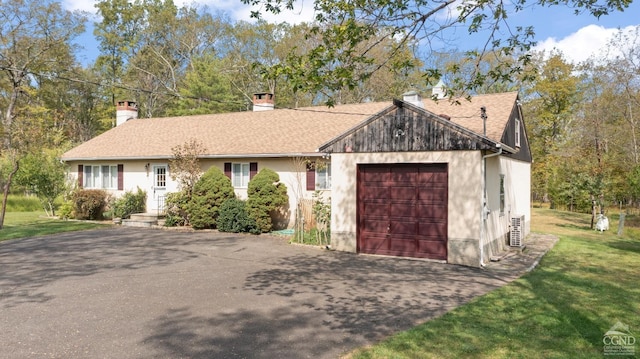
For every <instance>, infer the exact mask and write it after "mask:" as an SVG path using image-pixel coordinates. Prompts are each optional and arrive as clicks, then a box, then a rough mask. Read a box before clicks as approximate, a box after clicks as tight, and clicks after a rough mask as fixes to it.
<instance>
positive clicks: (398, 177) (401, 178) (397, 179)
mask: <svg viewBox="0 0 640 359" xmlns="http://www.w3.org/2000/svg"><path fill="white" fill-rule="evenodd" d="M417 178H418V176H416V171H415V170H414V169H412V168H410V167H406V168H403V167H396V168H393V169H392V170H391V173H390V179H391V181H392V182H393V183H407V184H414V183H416V182H417Z"/></svg>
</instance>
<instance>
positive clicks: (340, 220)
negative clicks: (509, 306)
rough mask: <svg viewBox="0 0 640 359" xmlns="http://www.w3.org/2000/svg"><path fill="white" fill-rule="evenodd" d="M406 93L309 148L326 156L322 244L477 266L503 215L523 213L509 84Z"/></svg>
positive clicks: (497, 245)
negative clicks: (457, 95)
mask: <svg viewBox="0 0 640 359" xmlns="http://www.w3.org/2000/svg"><path fill="white" fill-rule="evenodd" d="M410 94H411V93H409V94H408V95H410ZM414 100H415V99H411V96H406V98H405V100H403V101H400V100H394V102H393V105H392V106H389V107H387V108H386V109H384V110H382V111H380V112H379V113H377V114H376V115H374V116H372V117H370V118H368V119H367V120H365V121H363V122H361V123H360V124H358V125H357V126H355V127H353V128H352V129H350V130H349V131H347V132H344V133H343V134H341V135H339V136H337V137H335V138H334V139H332V140H331V141H329V142H327V143H325V144H324V145H322V146H320V147H319V148H318V151H319V152H321V153H324V155H325V157H328V158H330V159H331V168H332V176H333V177H332V187H331V246H332V247H333V248H335V249H336V250H341V251H349V252H355V253H361V254H375V255H386V256H399V257H412V258H424V259H429V260H438V261H446V262H447V263H451V264H460V265H467V266H474V267H477V266H483V265H484V263H486V262H487V261H489V259H490V258H491V257H492V256H493V255H496V254H499V253H502V252H503V251H504V249H505V246H506V245H507V243H508V242H507V239H508V234H509V225H510V218H511V217H514V216H517V215H524V216H525V218H529V217H530V209H529V207H530V206H529V204H530V201H529V194H530V190H529V180H528V179H529V178H530V173H531V153H530V151H529V147H528V141H527V138H526V131H525V128H524V125H523V121H522V113H521V112H520V107H519V106H518V96H517V93H506V94H490V95H481V96H476V97H474V98H473V99H472V100H471V101H467V100H461V101H460V102H459V103H457V104H455V103H452V102H449V101H439V102H434V101H431V100H427V101H422V100H419V101H414ZM524 231H525V232H527V233H528V227H527V225H526V223H525V228H524Z"/></svg>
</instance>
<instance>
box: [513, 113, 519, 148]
mask: <svg viewBox="0 0 640 359" xmlns="http://www.w3.org/2000/svg"><path fill="white" fill-rule="evenodd" d="M515 123H516V126H515V133H514V135H515V145H516V147H520V119H518V118H516V121H515Z"/></svg>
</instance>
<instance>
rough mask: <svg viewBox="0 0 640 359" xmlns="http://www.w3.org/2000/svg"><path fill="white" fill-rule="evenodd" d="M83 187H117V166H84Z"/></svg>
mask: <svg viewBox="0 0 640 359" xmlns="http://www.w3.org/2000/svg"><path fill="white" fill-rule="evenodd" d="M83 187H84V188H104V189H117V188H118V166H117V165H105V166H97V165H96V166H84V183H83Z"/></svg>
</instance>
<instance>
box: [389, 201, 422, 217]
mask: <svg viewBox="0 0 640 359" xmlns="http://www.w3.org/2000/svg"><path fill="white" fill-rule="evenodd" d="M387 214H388V216H389V220H390V221H393V220H402V219H404V218H415V217H416V214H417V213H416V206H414V205H413V204H412V203H406V202H400V203H391V204H390V205H389V206H388V207H387Z"/></svg>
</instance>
